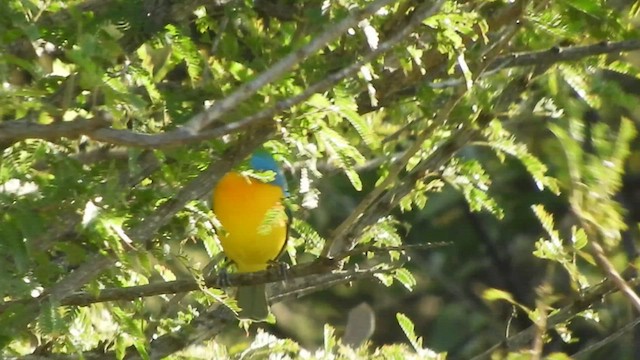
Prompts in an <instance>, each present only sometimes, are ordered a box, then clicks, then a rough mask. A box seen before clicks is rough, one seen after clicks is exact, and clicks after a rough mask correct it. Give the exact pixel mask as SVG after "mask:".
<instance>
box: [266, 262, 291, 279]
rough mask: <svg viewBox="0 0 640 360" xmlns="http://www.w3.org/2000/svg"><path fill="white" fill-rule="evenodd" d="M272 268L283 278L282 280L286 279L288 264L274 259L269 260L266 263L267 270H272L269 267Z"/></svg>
mask: <svg viewBox="0 0 640 360" xmlns="http://www.w3.org/2000/svg"><path fill="white" fill-rule="evenodd" d="M274 268H275V271H276V272H277V273H278V275H279V276H280V277H282V278H283V280H287V277H288V271H289V264H287V263H286V262H283V261H274V260H271V261H269V264H268V265H267V270H269V271H272V270H271V269H274Z"/></svg>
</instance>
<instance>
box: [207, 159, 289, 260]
mask: <svg viewBox="0 0 640 360" xmlns="http://www.w3.org/2000/svg"><path fill="white" fill-rule="evenodd" d="M282 197H283V193H282V189H281V188H280V187H279V186H277V185H272V184H265V183H263V182H261V181H259V180H257V179H252V178H250V177H247V176H244V175H242V174H239V173H236V172H230V173H228V174H226V175H225V176H224V177H223V178H222V179H220V182H219V183H218V185H217V186H216V188H215V190H214V193H213V212H214V213H215V214H216V217H217V218H218V220H220V223H221V224H222V227H223V229H222V231H221V232H220V233H219V235H218V237H219V238H220V243H221V245H222V248H223V250H224V252H225V254H226V255H227V257H228V258H230V259H231V260H232V261H233V262H235V263H236V265H237V266H238V271H240V272H250V271H259V270H264V269H266V267H267V264H268V263H269V261H271V260H275V259H276V257H277V256H278V254H280V251H281V249H282V248H283V247H284V245H285V242H286V237H287V218H286V213H285V209H284V206H283V204H282Z"/></svg>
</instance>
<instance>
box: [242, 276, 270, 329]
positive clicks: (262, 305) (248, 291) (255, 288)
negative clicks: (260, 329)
mask: <svg viewBox="0 0 640 360" xmlns="http://www.w3.org/2000/svg"><path fill="white" fill-rule="evenodd" d="M265 290H266V289H265V285H264V284H261V285H252V286H240V287H239V288H238V292H237V294H236V301H237V302H238V306H239V307H240V313H239V314H238V317H239V318H241V319H250V320H253V321H264V320H265V319H266V318H267V316H269V307H268V304H267V295H266V293H265Z"/></svg>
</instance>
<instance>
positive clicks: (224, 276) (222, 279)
mask: <svg viewBox="0 0 640 360" xmlns="http://www.w3.org/2000/svg"><path fill="white" fill-rule="evenodd" d="M229 285H230V281H229V273H228V272H227V268H226V267H224V268H222V269H221V270H220V271H218V278H217V279H216V287H218V288H225V287H229Z"/></svg>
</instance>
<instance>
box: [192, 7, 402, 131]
mask: <svg viewBox="0 0 640 360" xmlns="http://www.w3.org/2000/svg"><path fill="white" fill-rule="evenodd" d="M393 2H395V0H376V1H374V2H373V3H372V4H370V5H369V6H367V7H365V8H363V9H357V10H354V11H352V12H351V13H350V14H349V15H348V16H347V17H346V18H345V19H343V20H342V21H340V22H338V23H337V24H333V25H330V26H328V28H327V30H326V31H325V32H324V33H322V34H320V35H318V36H316V37H315V38H313V40H311V41H310V42H309V43H308V44H307V45H305V46H304V47H302V48H300V49H298V50H296V51H293V52H291V53H289V55H287V56H285V57H284V58H282V59H281V60H280V61H278V62H277V63H275V64H274V65H272V66H271V67H270V68H269V69H268V70H267V71H265V72H263V73H261V74H260V75H258V77H256V78H255V79H254V80H252V81H250V82H248V83H245V84H243V85H242V86H240V87H239V88H238V89H237V90H236V91H234V92H233V93H232V94H230V95H228V96H226V97H225V98H224V99H221V100H219V101H216V102H215V103H214V104H213V106H211V107H210V108H209V109H207V110H205V111H203V112H202V113H200V114H198V115H197V116H195V117H193V118H192V119H191V120H189V121H188V122H187V124H186V125H185V127H184V128H185V130H186V131H188V132H191V133H198V132H199V131H201V130H202V129H204V128H206V127H208V126H209V125H210V124H212V123H213V122H214V121H216V120H218V119H219V118H220V117H221V116H222V115H224V114H226V113H227V112H228V111H229V110H232V109H233V108H235V107H236V106H238V105H239V104H240V103H241V102H243V101H245V100H247V99H248V98H249V97H251V96H252V95H253V94H255V93H256V92H257V91H258V90H259V89H261V88H262V87H264V86H265V85H267V84H269V83H271V82H273V81H275V80H277V79H279V78H281V77H282V76H283V75H284V74H286V73H287V72H288V71H289V70H290V69H292V68H293V67H294V66H296V65H297V64H299V63H301V62H302V61H304V60H305V59H306V58H308V57H309V56H311V55H312V54H314V53H315V52H316V51H318V50H320V49H321V48H322V47H324V46H325V45H326V44H328V43H329V42H331V41H333V40H335V39H337V38H338V37H339V36H341V35H342V34H343V33H344V32H346V31H347V30H348V29H349V28H352V27H355V26H357V25H358V23H359V22H360V21H362V20H364V19H366V18H367V17H369V16H371V15H373V14H375V13H376V11H378V10H380V8H382V7H384V6H386V5H389V4H391V3H393Z"/></svg>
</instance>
